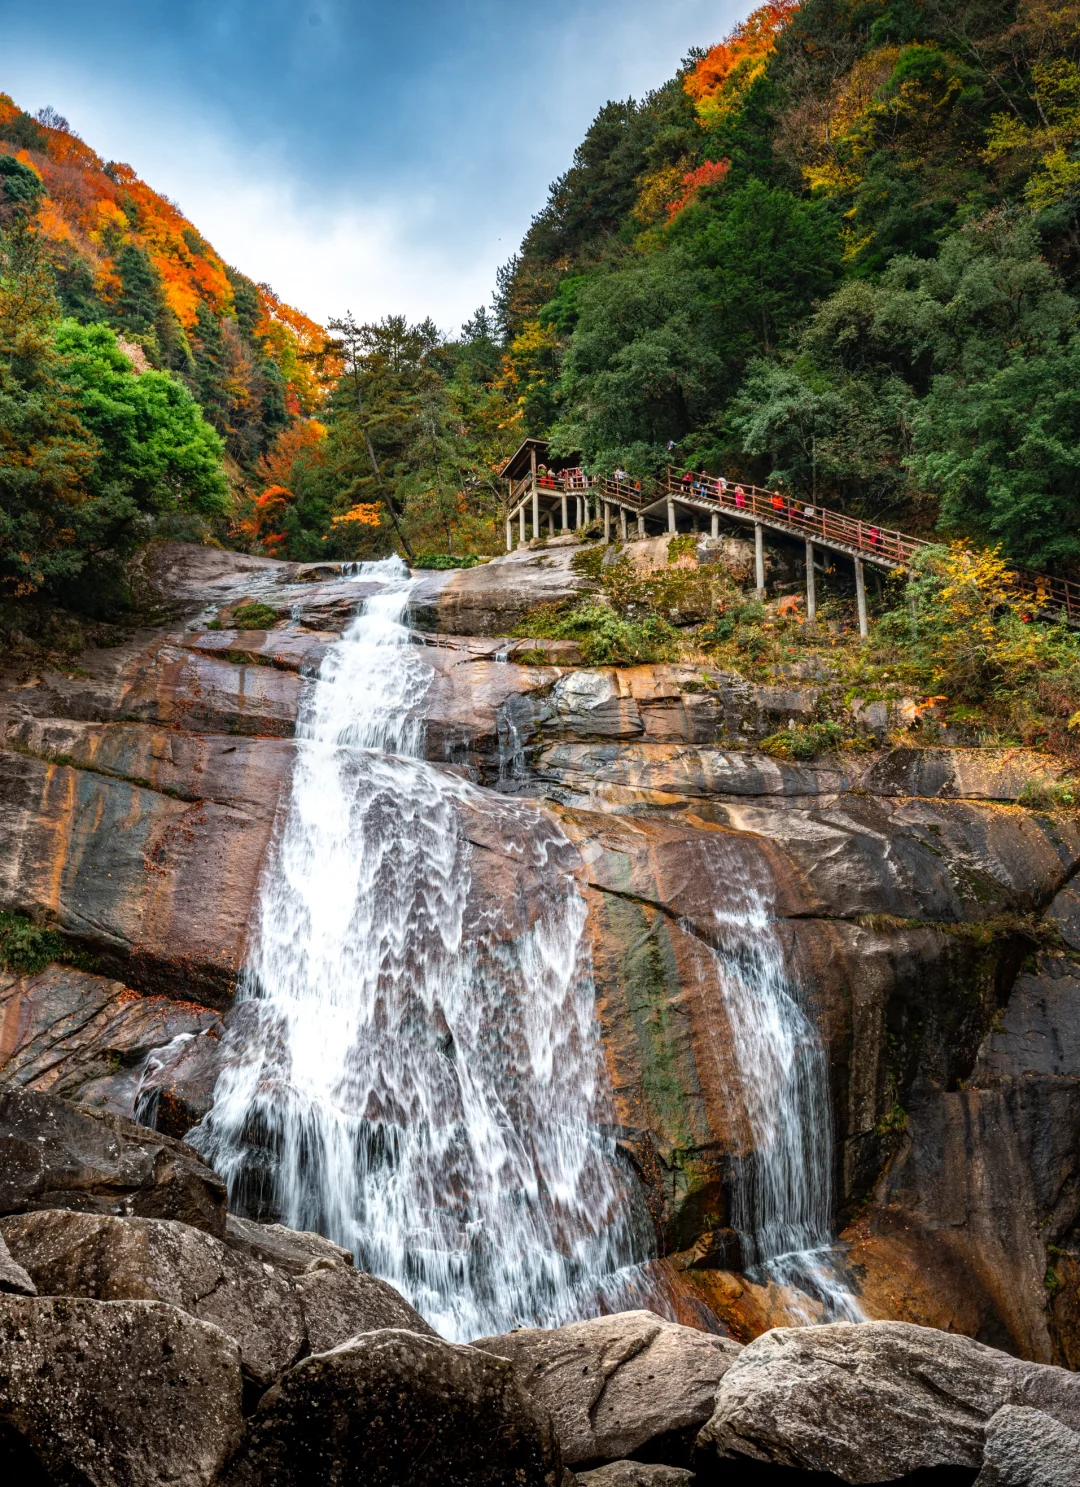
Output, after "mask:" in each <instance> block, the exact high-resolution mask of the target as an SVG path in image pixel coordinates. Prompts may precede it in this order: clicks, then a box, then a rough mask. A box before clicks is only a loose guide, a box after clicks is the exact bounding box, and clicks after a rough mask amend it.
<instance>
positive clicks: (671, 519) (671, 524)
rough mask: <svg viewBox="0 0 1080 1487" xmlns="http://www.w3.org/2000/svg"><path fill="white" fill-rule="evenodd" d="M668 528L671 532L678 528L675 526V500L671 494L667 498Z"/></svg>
mask: <svg viewBox="0 0 1080 1487" xmlns="http://www.w3.org/2000/svg"><path fill="white" fill-rule="evenodd" d="M667 529H668V531H669V532H674V531H676V530H677V529H676V526H675V502H674V501H673V500H672V499H671V497H670V496H668V498H667Z"/></svg>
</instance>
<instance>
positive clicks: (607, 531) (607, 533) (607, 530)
mask: <svg viewBox="0 0 1080 1487" xmlns="http://www.w3.org/2000/svg"><path fill="white" fill-rule="evenodd" d="M604 541H605V542H610V541H611V502H610V501H605V502H604Z"/></svg>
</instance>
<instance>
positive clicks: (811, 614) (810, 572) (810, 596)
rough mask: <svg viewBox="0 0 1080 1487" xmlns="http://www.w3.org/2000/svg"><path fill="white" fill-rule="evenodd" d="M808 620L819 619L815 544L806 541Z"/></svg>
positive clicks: (808, 540) (808, 539)
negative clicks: (815, 580)
mask: <svg viewBox="0 0 1080 1487" xmlns="http://www.w3.org/2000/svg"><path fill="white" fill-rule="evenodd" d="M806 618H807V620H808V621H809V622H811V623H812V622H813V621H814V620H815V619H817V589H816V587H815V583H814V544H813V543H812V542H811V541H810V538H809V537H807V539H806Z"/></svg>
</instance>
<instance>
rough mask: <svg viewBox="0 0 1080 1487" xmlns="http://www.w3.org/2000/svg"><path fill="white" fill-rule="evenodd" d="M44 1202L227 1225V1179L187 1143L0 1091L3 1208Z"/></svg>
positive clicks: (216, 1230) (17, 1209)
mask: <svg viewBox="0 0 1080 1487" xmlns="http://www.w3.org/2000/svg"><path fill="white" fill-rule="evenodd" d="M45 1208H67V1209H75V1210H78V1211H81V1212H83V1213H99V1214H117V1215H120V1214H123V1215H128V1216H132V1215H134V1216H139V1217H144V1218H175V1219H179V1220H180V1221H181V1222H182V1223H184V1224H188V1225H191V1226H193V1227H194V1228H197V1229H204V1230H206V1232H207V1233H208V1234H213V1235H216V1236H218V1237H220V1236H221V1235H223V1234H224V1232H225V1184H224V1183H223V1182H222V1180H221V1178H220V1177H219V1176H218V1175H217V1173H216V1172H214V1171H213V1170H212V1169H211V1168H210V1167H208V1166H207V1165H206V1163H205V1162H204V1161H203V1160H202V1158H201V1157H199V1156H198V1154H197V1153H196V1152H195V1151H193V1150H192V1148H191V1147H190V1146H187V1145H186V1144H185V1143H184V1142H182V1141H176V1140H174V1139H173V1138H172V1137H169V1136H162V1135H159V1134H158V1133H157V1132H156V1131H151V1130H148V1129H147V1128H146V1127H145V1126H139V1125H136V1124H135V1122H134V1121H129V1120H125V1119H124V1118H123V1117H121V1116H114V1115H88V1114H85V1113H83V1112H82V1111H80V1110H78V1109H77V1108H75V1107H74V1106H72V1105H69V1104H67V1102H66V1101H64V1100H59V1099H54V1098H52V1097H50V1096H48V1095H39V1094H35V1093H32V1092H30V1091H27V1090H15V1091H9V1092H7V1093H0V1215H3V1214H12V1213H26V1212H28V1211H33V1210H37V1209H45Z"/></svg>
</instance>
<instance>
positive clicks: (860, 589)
mask: <svg viewBox="0 0 1080 1487" xmlns="http://www.w3.org/2000/svg"><path fill="white" fill-rule="evenodd" d="M855 599H856V602H857V603H858V606H859V634H860V635H861V636H862V638H863V639H864V640H865V639H866V637H867V635H869V633H870V628H869V626H868V625H867V623H866V575H865V574H864V573H863V563H862V558H856V559H855Z"/></svg>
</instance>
